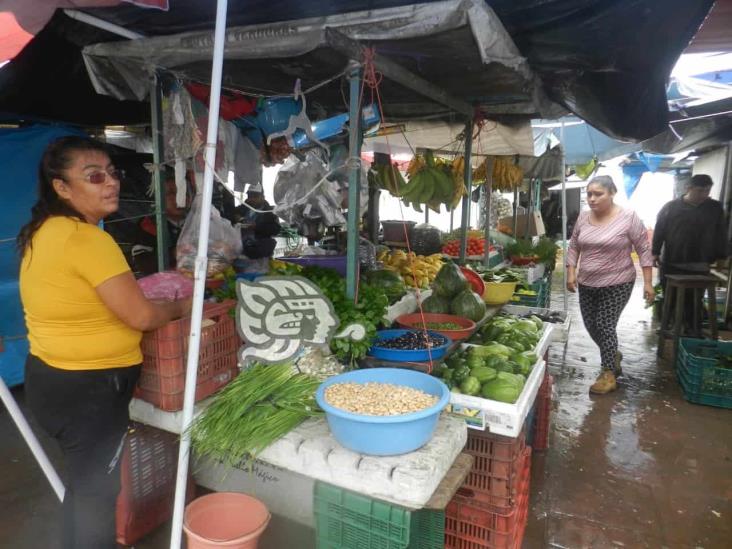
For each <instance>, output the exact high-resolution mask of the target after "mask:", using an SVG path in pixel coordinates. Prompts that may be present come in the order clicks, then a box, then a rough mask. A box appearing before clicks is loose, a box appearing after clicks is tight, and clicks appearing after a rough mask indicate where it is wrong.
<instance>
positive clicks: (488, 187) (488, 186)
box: [483, 170, 493, 267]
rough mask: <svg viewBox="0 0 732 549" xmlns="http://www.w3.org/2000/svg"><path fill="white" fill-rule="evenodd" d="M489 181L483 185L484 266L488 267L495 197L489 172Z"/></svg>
mask: <svg viewBox="0 0 732 549" xmlns="http://www.w3.org/2000/svg"><path fill="white" fill-rule="evenodd" d="M486 179H487V181H486V182H485V183H483V192H484V193H485V201H484V202H485V203H484V207H485V251H484V252H483V265H485V266H486V267H488V266H489V265H490V262H491V251H490V248H491V200H492V195H493V176H492V175H491V171H490V170H489V171H488V177H487V178H486Z"/></svg>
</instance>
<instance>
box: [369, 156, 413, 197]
mask: <svg viewBox="0 0 732 549" xmlns="http://www.w3.org/2000/svg"><path fill="white" fill-rule="evenodd" d="M367 177H368V182H369V185H373V186H375V187H377V188H379V189H383V190H385V191H389V192H390V193H391V194H392V195H393V196H401V195H402V189H403V188H404V187H405V186H406V184H407V182H406V181H404V177H402V173H401V172H400V171H399V168H398V167H397V165H396V163H394V164H371V168H370V169H369V171H368V174H367Z"/></svg>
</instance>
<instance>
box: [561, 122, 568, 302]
mask: <svg viewBox="0 0 732 549" xmlns="http://www.w3.org/2000/svg"><path fill="white" fill-rule="evenodd" d="M559 143H560V144H561V147H562V261H563V262H564V268H563V269H562V294H563V296H564V310H565V311H567V309H568V308H569V303H568V302H567V299H568V297H567V167H566V166H565V162H566V160H567V157H566V155H565V154H564V122H562V127H561V129H560V130H559Z"/></svg>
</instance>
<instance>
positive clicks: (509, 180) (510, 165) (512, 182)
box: [486, 156, 524, 191]
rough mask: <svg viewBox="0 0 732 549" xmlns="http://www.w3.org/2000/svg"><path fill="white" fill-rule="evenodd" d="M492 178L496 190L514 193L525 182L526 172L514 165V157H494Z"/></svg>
mask: <svg viewBox="0 0 732 549" xmlns="http://www.w3.org/2000/svg"><path fill="white" fill-rule="evenodd" d="M486 162H487V159H486ZM492 176H493V177H492V179H493V189H494V190H497V191H513V190H514V189H516V188H517V187H519V186H520V185H521V183H522V182H523V180H524V171H523V170H522V169H521V167H519V166H518V165H517V164H515V163H514V161H513V157H511V156H494V157H493V171H492Z"/></svg>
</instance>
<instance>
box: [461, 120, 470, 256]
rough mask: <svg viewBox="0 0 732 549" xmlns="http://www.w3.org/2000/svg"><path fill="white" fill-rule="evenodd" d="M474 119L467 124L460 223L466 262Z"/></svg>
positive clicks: (462, 252) (462, 250)
mask: <svg viewBox="0 0 732 549" xmlns="http://www.w3.org/2000/svg"><path fill="white" fill-rule="evenodd" d="M472 154H473V119H472V118H470V119H468V123H467V124H465V170H464V181H465V188H466V189H467V195H466V196H465V198H463V218H462V220H461V223H460V228H461V229H462V230H461V233H462V234H461V235H460V263H461V264H464V263H465V255H466V254H467V251H468V228H469V227H470V202H471V201H472V194H473V193H472V190H473V170H472V169H471V166H472V165H473V164H472V162H473V158H472Z"/></svg>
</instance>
